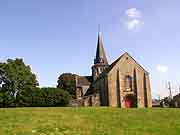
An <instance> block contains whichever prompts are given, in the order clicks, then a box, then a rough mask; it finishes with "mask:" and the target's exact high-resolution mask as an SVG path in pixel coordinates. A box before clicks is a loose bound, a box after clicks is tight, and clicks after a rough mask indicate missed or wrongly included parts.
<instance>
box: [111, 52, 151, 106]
mask: <svg viewBox="0 0 180 135" xmlns="http://www.w3.org/2000/svg"><path fill="white" fill-rule="evenodd" d="M134 72H135V74H136V78H135V77H134ZM144 74H146V77H145V83H146V86H144ZM126 76H130V77H132V82H133V84H132V90H131V91H128V90H126V83H125V77H126ZM134 79H136V85H134V83H135V81H134ZM135 86H136V87H137V88H135ZM118 90H119V92H118ZM145 90H146V91H145ZM108 93H109V105H110V106H113V107H116V106H119V105H118V100H119V101H120V105H121V107H125V103H124V100H125V99H124V97H125V96H126V95H127V94H132V95H134V96H136V98H137V107H140V108H141V107H146V105H145V101H146V100H147V107H151V106H152V101H151V90H150V81H149V75H148V73H147V72H146V71H145V70H144V69H143V68H142V67H141V66H140V65H139V64H138V63H137V62H136V61H135V60H134V59H132V57H130V56H129V55H127V54H125V55H124V56H123V57H122V58H121V59H120V60H119V61H118V62H117V63H116V65H114V67H113V68H112V69H111V71H110V72H109V73H108ZM145 93H146V94H147V95H145ZM118 94H119V99H118V98H117V97H118ZM146 98H147V99H146Z"/></svg>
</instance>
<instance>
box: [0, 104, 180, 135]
mask: <svg viewBox="0 0 180 135" xmlns="http://www.w3.org/2000/svg"><path fill="white" fill-rule="evenodd" d="M179 134H180V109H119V108H9V109H0V135H179Z"/></svg>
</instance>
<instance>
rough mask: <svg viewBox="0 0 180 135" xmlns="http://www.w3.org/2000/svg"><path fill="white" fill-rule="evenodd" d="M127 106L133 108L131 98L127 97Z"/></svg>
mask: <svg viewBox="0 0 180 135" xmlns="http://www.w3.org/2000/svg"><path fill="white" fill-rule="evenodd" d="M125 107H126V108H131V107H132V101H131V100H130V99H125Z"/></svg>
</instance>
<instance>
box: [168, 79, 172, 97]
mask: <svg viewBox="0 0 180 135" xmlns="http://www.w3.org/2000/svg"><path fill="white" fill-rule="evenodd" d="M168 89H169V98H170V99H172V89H171V83H170V82H168Z"/></svg>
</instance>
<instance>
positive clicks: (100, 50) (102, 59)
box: [94, 32, 108, 65]
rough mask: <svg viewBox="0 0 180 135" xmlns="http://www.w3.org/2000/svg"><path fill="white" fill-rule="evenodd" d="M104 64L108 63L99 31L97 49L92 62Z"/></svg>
mask: <svg viewBox="0 0 180 135" xmlns="http://www.w3.org/2000/svg"><path fill="white" fill-rule="evenodd" d="M98 63H101V64H105V65H108V61H107V57H106V54H105V51H104V47H103V43H102V37H101V33H100V32H99V33H98V41H97V50H96V58H95V60H94V64H98Z"/></svg>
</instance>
